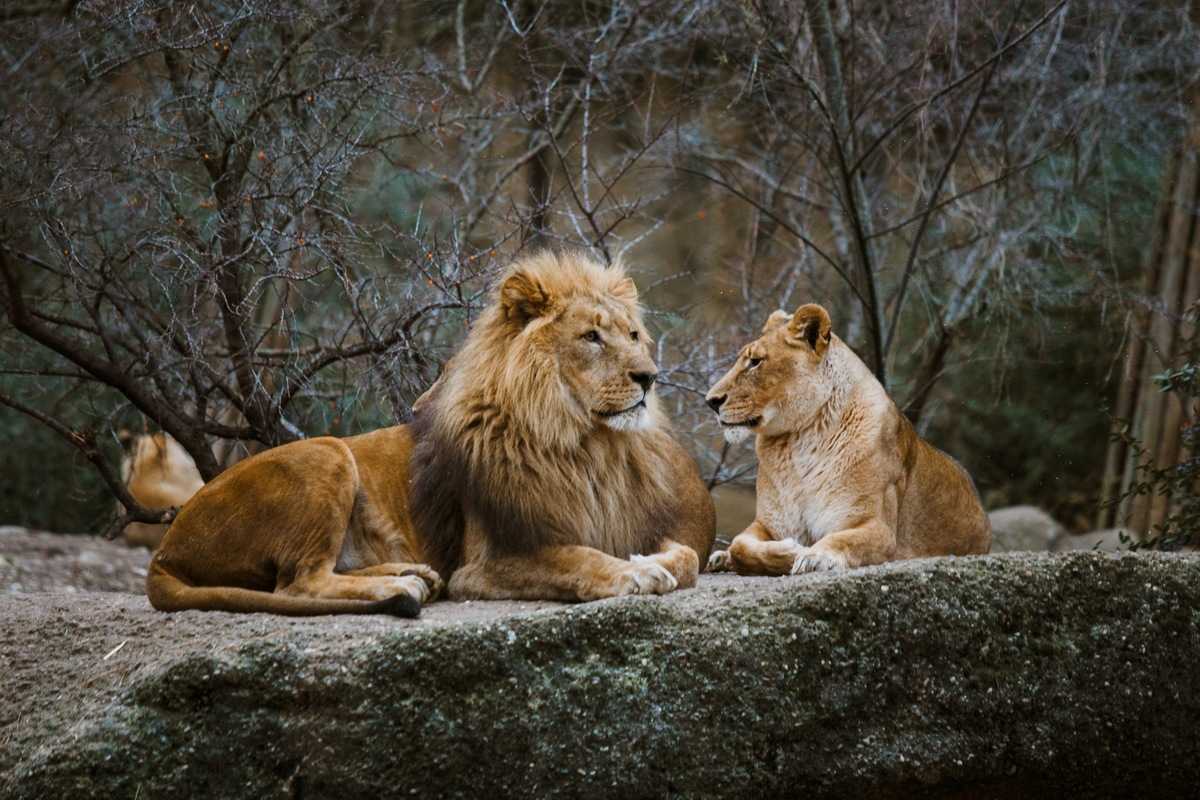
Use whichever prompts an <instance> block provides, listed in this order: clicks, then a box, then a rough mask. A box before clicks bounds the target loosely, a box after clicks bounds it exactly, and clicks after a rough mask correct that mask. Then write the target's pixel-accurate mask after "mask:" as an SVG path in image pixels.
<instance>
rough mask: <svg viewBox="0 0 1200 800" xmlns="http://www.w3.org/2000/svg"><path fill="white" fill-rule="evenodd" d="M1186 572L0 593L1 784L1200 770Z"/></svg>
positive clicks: (1198, 650)
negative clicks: (489, 598)
mask: <svg viewBox="0 0 1200 800" xmlns="http://www.w3.org/2000/svg"><path fill="white" fill-rule="evenodd" d="M1197 663H1200V559H1198V558H1196V557H1194V556H1186V555H1179V554H1129V553H1122V554H1117V555H1111V554H1103V553H1090V552H1080V553H1071V554H1063V555H1031V554H1013V555H1000V556H988V557H978V558H960V559H952V558H948V559H934V560H923V561H912V562H904V563H898V564H890V565H885V566H882V567H874V568H869V569H863V570H856V571H852V572H849V573H844V574H841V575H829V574H825V575H810V576H802V577H795V578H776V579H769V578H761V579H748V578H738V577H735V576H724V575H722V576H705V577H704V578H703V579H702V581H701V585H700V586H699V587H698V588H696V589H694V590H690V591H685V592H677V593H674V594H672V595H669V596H667V597H663V598H625V599H620V600H612V601H605V602H600V603H592V604H586V605H579V606H572V607H565V606H556V605H553V604H517V603H497V604H493V603H473V604H456V603H439V604H434V605H431V606H430V607H428V608H427V609H426V610H425V612H424V614H423V616H422V618H421V619H420V620H415V621H403V620H396V619H391V618H375V617H370V618H363V617H341V618H323V619H310V620H290V619H282V618H277V617H267V616H261V615H251V616H235V615H229V614H221V613H211V614H203V613H199V612H187V613H184V614H177V615H160V614H157V613H155V612H153V611H152V610H151V609H150V608H149V607H148V605H147V604H146V601H145V599H144V598H140V597H136V596H132V595H120V594H95V593H89V594H79V595H74V596H72V595H66V594H46V595H20V594H18V595H7V596H3V597H0V697H4V698H6V700H5V702H4V703H3V704H0V796H2V797H11V798H44V797H137V796H140V797H168V796H196V797H199V796H205V797H254V798H260V797H263V798H267V797H308V798H314V797H336V798H338V800H351V798H359V797H363V798H366V797H371V798H375V797H380V796H404V795H409V794H412V795H418V796H423V797H443V796H448V797H488V798H501V797H622V798H626V797H672V796H676V797H718V796H730V795H737V796H746V795H749V796H753V797H755V798H756V800H757V799H758V798H769V797H805V798H808V797H813V798H822V797H829V798H834V797H856V798H857V797H863V798H872V797H897V798H900V797H904V798H907V797H961V798H981V797H1012V798H1017V797H1020V798H1026V797H1053V798H1056V800H1061V798H1063V797H1072V798H1077V797H1124V796H1139V797H1149V796H1172V795H1174V796H1188V795H1189V794H1190V793H1191V792H1193V791H1194V788H1195V786H1196V781H1197V779H1198V778H1200V757H1198V756H1200V743H1198V737H1197V736H1196V726H1197V721H1198V720H1200V670H1197V668H1196V664H1197Z"/></svg>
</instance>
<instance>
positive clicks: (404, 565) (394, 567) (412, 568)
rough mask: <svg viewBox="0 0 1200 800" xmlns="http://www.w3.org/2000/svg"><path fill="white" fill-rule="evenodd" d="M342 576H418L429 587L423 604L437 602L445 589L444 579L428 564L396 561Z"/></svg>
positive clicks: (350, 571) (344, 573)
mask: <svg viewBox="0 0 1200 800" xmlns="http://www.w3.org/2000/svg"><path fill="white" fill-rule="evenodd" d="M342 574H343V575H348V576H350V577H359V578H375V577H380V576H394V577H398V578H407V577H410V576H416V577H418V578H420V579H421V580H422V581H424V582H425V585H426V587H427V591H426V597H423V598H421V602H422V603H427V602H429V601H431V600H436V599H437V598H438V596H439V595H441V593H442V589H443V588H445V584H444V583H443V582H442V577H441V576H440V575H438V574H437V571H436V570H434V568H433V567H431V566H429V565H428V564H418V563H415V562H412V563H410V562H400V561H396V562H390V563H385V564H373V565H371V566H369V567H360V568H359V569H350V570H346V571H345V572H343V573H342Z"/></svg>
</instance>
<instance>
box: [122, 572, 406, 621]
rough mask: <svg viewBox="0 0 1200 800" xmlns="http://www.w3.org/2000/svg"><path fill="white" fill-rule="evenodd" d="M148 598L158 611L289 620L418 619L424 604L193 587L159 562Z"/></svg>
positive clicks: (402, 598)
mask: <svg viewBox="0 0 1200 800" xmlns="http://www.w3.org/2000/svg"><path fill="white" fill-rule="evenodd" d="M146 596H147V597H149V598H150V605H152V606H154V607H155V608H157V609H158V610H159V611H188V610H193V609H194V610H198V611H232V612H235V613H243V614H246V613H253V612H265V613H268V614H282V615H283V616H287V617H319V616H324V615H326V614H391V615H392V616H396V617H408V618H412V617H416V616H417V615H418V614H420V613H421V604H420V602H418V601H417V599H416V598H415V597H413V596H411V595H408V594H403V593H401V594H398V595H395V596H394V597H389V598H387V599H386V600H377V601H371V600H339V599H325V598H317V597H293V596H291V595H286V594H276V593H274V592H260V591H256V590H254V589H240V588H236V587H232V586H191V585H189V584H187V583H185V582H184V581H182V580H180V579H179V578H178V577H176V576H175V575H172V574H171V573H170V572H169V571H167V569H165V568H164V567H163V566H162V565H160V564H159V563H158V561H157V560H155V561H152V562H151V563H150V571H149V573H148V574H147V575H146Z"/></svg>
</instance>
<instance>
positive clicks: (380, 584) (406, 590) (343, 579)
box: [275, 564, 432, 609]
mask: <svg viewBox="0 0 1200 800" xmlns="http://www.w3.org/2000/svg"><path fill="white" fill-rule="evenodd" d="M275 591H276V592H278V593H280V594H285V595H291V596H293V597H312V598H317V599H322V600H366V601H369V602H379V601H381V600H392V599H393V598H397V597H408V598H411V600H412V602H413V605H415V606H416V607H417V608H418V609H419V608H420V605H421V603H423V602H425V600H426V599H427V598H428V597H430V595H431V594H432V591H431V588H430V586H429V584H428V583H426V582H425V579H424V578H422V577H421V576H419V575H342V574H339V573H336V572H334V571H333V564H321V565H319V566H315V567H310V568H308V569H302V570H298V571H297V572H296V576H295V577H294V578H293V579H292V580H291V581H290V582H288V583H286V584H282V585H280V586H277V587H276V589H275Z"/></svg>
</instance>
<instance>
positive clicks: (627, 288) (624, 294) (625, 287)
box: [612, 278, 638, 303]
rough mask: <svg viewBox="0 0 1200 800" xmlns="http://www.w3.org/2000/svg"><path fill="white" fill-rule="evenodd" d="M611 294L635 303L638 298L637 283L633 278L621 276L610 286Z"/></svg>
mask: <svg viewBox="0 0 1200 800" xmlns="http://www.w3.org/2000/svg"><path fill="white" fill-rule="evenodd" d="M612 296H613V297H615V298H617V299H618V300H624V301H625V302H626V303H636V302H637V299H638V291H637V284H636V283H634V282H633V278H621V280H619V281H617V283H616V285H615V286H613V288H612Z"/></svg>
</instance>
